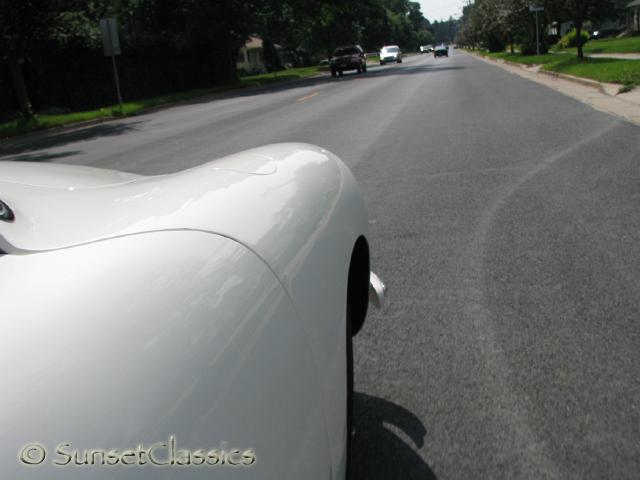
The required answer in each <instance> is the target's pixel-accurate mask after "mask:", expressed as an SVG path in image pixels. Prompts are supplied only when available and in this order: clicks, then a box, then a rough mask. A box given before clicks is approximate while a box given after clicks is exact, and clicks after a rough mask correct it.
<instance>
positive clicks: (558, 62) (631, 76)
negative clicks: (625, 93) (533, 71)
mask: <svg viewBox="0 0 640 480" xmlns="http://www.w3.org/2000/svg"><path fill="white" fill-rule="evenodd" d="M482 55H484V56H487V57H490V58H495V59H502V60H507V61H509V62H515V63H521V64H524V65H542V68H544V69H545V70H549V71H552V72H558V73H564V74H567V75H573V76H574V77H582V78H590V79H592V80H597V81H598V82H607V83H619V84H621V85H640V60H622V59H617V58H584V59H582V60H578V58H577V57H575V56H574V55H557V54H553V53H549V54H546V55H520V54H518V53H507V52H501V53H486V52H484V53H482Z"/></svg>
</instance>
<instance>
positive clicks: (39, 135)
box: [0, 60, 466, 161]
mask: <svg viewBox="0 0 640 480" xmlns="http://www.w3.org/2000/svg"><path fill="white" fill-rule="evenodd" d="M465 68H466V67H464V66H460V65H451V64H449V63H447V61H446V60H439V61H438V62H433V63H428V64H418V65H414V64H413V62H411V63H408V62H404V63H403V64H393V65H385V66H377V65H372V66H370V67H369V69H368V71H367V73H363V74H358V73H356V72H355V71H349V72H345V73H344V75H343V76H342V77H337V78H333V77H331V75H330V74H329V73H326V74H324V75H321V76H317V77H310V78H305V79H295V80H290V81H281V82H273V83H267V84H264V85H260V86H255V87H246V88H239V89H232V90H228V91H225V92H218V93H214V94H211V95H206V96H202V97H197V98H193V99H190V100H184V101H181V102H178V103H173V104H170V105H165V106H158V107H154V108H152V109H149V110H147V111H144V112H141V113H140V116H136V117H129V118H128V119H122V120H115V121H108V122H105V123H101V124H98V125H93V126H88V127H80V126H78V127H75V128H74V127H73V126H71V128H70V129H68V130H60V129H51V130H47V131H42V132H36V133H33V134H29V135H25V136H20V137H12V138H8V139H4V140H0V160H12V161H17V160H22V161H48V160H56V159H59V158H64V157H66V156H70V155H74V154H77V153H82V152H78V151H74V152H69V153H68V154H67V153H51V154H42V155H34V154H30V152H37V151H40V150H46V149H49V148H56V147H61V146H64V145H67V144H70V143H74V142H81V141H85V140H92V139H96V138H100V137H114V136H118V135H122V134H126V133H128V132H130V131H132V130H135V129H136V128H137V125H138V124H141V123H143V122H145V120H144V119H143V118H142V116H143V115H145V114H150V113H153V112H155V111H158V110H165V109H170V108H175V107H180V106H186V105H198V104H205V103H210V102H215V101H217V100H224V99H229V98H238V97H253V96H258V95H262V94H264V93H272V92H279V91H285V90H289V89H293V88H305V87H313V86H321V85H325V84H329V83H336V84H338V83H343V82H352V81H366V80H373V79H376V78H383V77H388V76H405V75H423V74H430V73H437V72H441V71H447V70H462V69H465ZM134 118H137V119H138V120H134ZM27 154H29V155H27Z"/></svg>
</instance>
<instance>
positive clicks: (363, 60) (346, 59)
mask: <svg viewBox="0 0 640 480" xmlns="http://www.w3.org/2000/svg"><path fill="white" fill-rule="evenodd" d="M329 62H330V65H331V76H332V77H335V76H337V75H342V72H344V71H345V70H356V71H357V72H358V73H364V72H366V71H367V57H366V56H365V54H364V50H362V48H361V47H360V45H349V46H347V47H338V48H336V50H335V51H334V52H333V55H332V56H331V58H330V59H329Z"/></svg>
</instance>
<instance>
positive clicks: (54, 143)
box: [0, 120, 140, 161]
mask: <svg viewBox="0 0 640 480" xmlns="http://www.w3.org/2000/svg"><path fill="white" fill-rule="evenodd" d="M138 123H140V121H131V120H129V121H126V120H123V121H122V122H108V123H101V124H99V125H93V126H90V127H79V128H74V129H72V130H62V131H61V130H56V129H52V130H49V131H46V132H39V133H36V134H33V135H26V136H24V137H15V138H9V139H6V140H2V141H0V160H13V161H17V160H19V161H48V160H56V159H59V158H63V157H67V156H70V155H75V154H78V153H81V152H80V151H78V150H74V151H69V152H53V153H43V154H33V153H29V152H36V151H39V150H46V149H48V148H55V147H61V146H64V145H67V144H70V143H75V142H81V141H85V140H93V139H96V138H100V137H115V136H118V135H122V134H125V133H128V132H130V131H132V130H135V128H136V125H137V124H138ZM12 156H13V157H12Z"/></svg>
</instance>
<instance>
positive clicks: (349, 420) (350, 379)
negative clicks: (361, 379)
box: [345, 315, 353, 480]
mask: <svg viewBox="0 0 640 480" xmlns="http://www.w3.org/2000/svg"><path fill="white" fill-rule="evenodd" d="M346 334H347V469H346V470H347V475H346V478H345V480H348V479H349V478H351V448H352V444H353V441H352V440H353V335H352V334H351V320H350V318H349V315H347V331H346Z"/></svg>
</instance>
